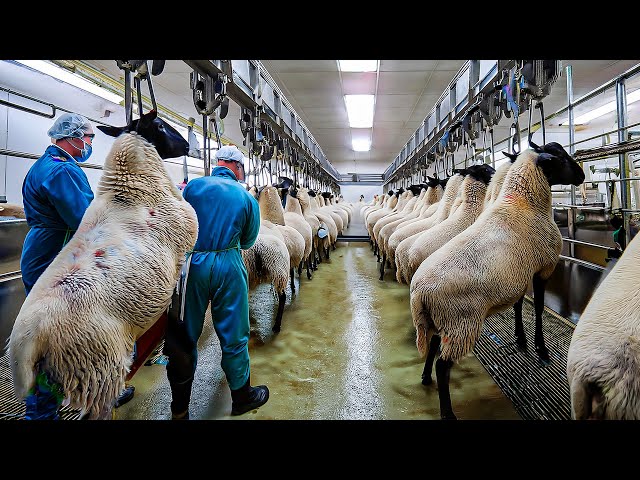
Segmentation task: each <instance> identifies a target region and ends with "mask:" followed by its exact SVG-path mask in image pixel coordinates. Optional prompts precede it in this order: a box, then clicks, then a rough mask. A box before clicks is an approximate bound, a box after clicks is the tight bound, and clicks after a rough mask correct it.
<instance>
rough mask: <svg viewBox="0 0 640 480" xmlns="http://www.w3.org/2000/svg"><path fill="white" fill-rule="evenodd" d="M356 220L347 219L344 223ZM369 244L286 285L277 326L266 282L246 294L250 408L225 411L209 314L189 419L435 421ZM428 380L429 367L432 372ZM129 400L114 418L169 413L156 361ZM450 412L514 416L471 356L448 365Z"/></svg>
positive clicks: (405, 317) (404, 325) (434, 406)
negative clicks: (254, 395)
mask: <svg viewBox="0 0 640 480" xmlns="http://www.w3.org/2000/svg"><path fill="white" fill-rule="evenodd" d="M358 220H359V218H358V217H357V216H354V219H352V222H353V221H356V222H357V221H358ZM378 266H379V264H378V263H377V262H376V258H375V256H374V255H373V253H372V250H371V248H370V246H369V244H368V243H338V246H337V249H336V250H334V251H331V258H330V260H329V261H328V262H327V261H323V262H322V263H321V264H320V265H319V268H318V270H317V271H316V272H315V273H314V277H313V279H312V280H307V278H306V276H305V275H304V272H303V279H302V280H301V282H302V286H301V288H300V281H299V279H298V277H297V275H296V280H295V283H296V293H295V294H294V295H292V294H291V291H290V290H289V291H288V292H287V304H286V307H285V311H284V316H283V321H282V331H281V332H280V333H278V334H273V333H272V332H271V326H272V325H273V320H274V317H275V312H276V298H275V296H274V294H273V293H272V291H271V287H270V285H261V286H260V287H258V288H257V289H256V290H255V291H252V292H250V293H249V303H250V312H251V313H250V321H251V330H252V335H251V339H250V343H249V353H250V357H251V383H252V385H259V384H265V385H267V386H268V387H269V390H270V398H269V401H268V402H267V403H266V404H265V405H263V406H262V407H260V408H259V409H256V410H253V411H251V412H248V413H246V414H244V415H241V416H238V417H231V416H230V412H231V394H230V392H229V387H228V384H227V381H226V379H225V377H224V373H223V372H222V370H221V368H220V345H219V343H218V339H217V337H216V335H215V332H214V330H213V328H212V326H211V319H210V317H208V319H207V321H206V322H205V328H204V331H203V334H202V337H201V338H200V342H199V351H200V357H199V361H198V369H197V371H196V376H195V380H194V385H193V391H192V396H191V404H190V415H191V418H192V419H229V420H274V419H275V420H343V419H363V420H381V419H393V420H422V419H424V420H427V419H439V418H440V413H439V403H438V391H437V387H436V385H435V381H434V384H433V385H431V386H428V387H427V386H423V385H422V384H421V374H422V369H423V366H424V359H422V358H420V357H419V356H418V353H417V349H416V347H415V330H414V328H413V324H412V320H411V314H410V311H409V288H408V287H407V286H406V285H399V284H398V283H396V282H395V281H394V280H393V276H392V275H393V273H392V271H391V270H390V269H388V270H387V272H386V275H385V281H379V280H378ZM434 380H435V373H434ZM131 383H132V384H133V385H135V387H136V393H135V396H134V398H133V399H132V400H131V401H130V402H129V403H127V404H125V405H123V406H122V407H120V408H118V409H116V410H115V414H114V418H115V419H119V420H148V419H149V420H153V419H169V418H170V416H171V415H170V410H169V404H170V402H171V399H170V392H169V386H168V382H167V380H166V372H165V367H164V366H163V365H151V366H144V367H142V368H141V369H140V370H139V371H138V372H137V373H136V375H135V376H134V378H133V379H132V381H131ZM450 385H451V399H452V404H453V409H454V411H455V412H456V415H457V416H458V418H459V419H487V420H494V419H509V420H516V419H520V417H519V415H518V414H517V412H516V411H515V409H514V407H513V404H512V403H511V401H510V400H509V399H508V398H507V397H505V396H504V395H503V394H502V392H501V391H500V389H499V387H498V386H497V385H496V383H495V382H494V381H493V379H492V378H491V377H490V376H489V374H488V373H487V372H486V370H485V369H484V367H483V366H482V364H481V363H480V362H479V361H478V360H477V359H476V357H475V356H473V355H469V356H468V357H467V358H465V359H464V360H462V361H461V362H460V363H459V364H458V365H455V366H454V367H453V369H452V371H451V383H450Z"/></svg>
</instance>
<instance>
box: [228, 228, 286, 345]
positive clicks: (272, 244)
mask: <svg viewBox="0 0 640 480" xmlns="http://www.w3.org/2000/svg"><path fill="white" fill-rule="evenodd" d="M269 223H270V222H262V221H261V222H260V230H259V232H258V238H257V239H256V242H255V243H254V244H253V245H252V246H251V248H249V249H247V250H241V251H240V253H241V255H242V261H243V262H244V266H245V268H246V269H247V273H248V279H249V289H250V290H253V289H255V288H256V287H257V286H258V285H259V284H261V283H270V284H271V285H273V288H274V290H275V292H276V294H277V295H278V312H277V313H276V319H275V322H274V324H273V327H271V330H272V331H273V332H276V333H277V332H279V331H280V329H281V326H282V315H283V313H284V306H285V303H286V292H285V291H286V289H287V284H288V283H289V266H290V260H289V250H288V249H287V246H286V244H285V243H284V239H282V234H280V235H281V236H280V237H278V235H277V233H278V232H277V230H276V229H275V228H269V226H268V225H269ZM272 225H273V224H272Z"/></svg>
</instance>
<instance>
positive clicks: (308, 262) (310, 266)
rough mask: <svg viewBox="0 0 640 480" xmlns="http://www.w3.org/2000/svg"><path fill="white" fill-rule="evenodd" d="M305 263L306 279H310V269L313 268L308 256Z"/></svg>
mask: <svg viewBox="0 0 640 480" xmlns="http://www.w3.org/2000/svg"><path fill="white" fill-rule="evenodd" d="M306 264H307V279H308V280H311V269H312V268H313V266H312V265H311V260H310V259H309V258H307V261H306Z"/></svg>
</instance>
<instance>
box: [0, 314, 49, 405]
mask: <svg viewBox="0 0 640 480" xmlns="http://www.w3.org/2000/svg"><path fill="white" fill-rule="evenodd" d="M37 333H38V329H37V328H26V329H22V328H19V327H18V328H15V329H14V331H13V332H12V334H11V337H10V338H9V343H8V354H9V362H10V364H11V377H12V379H13V390H14V393H15V395H16V397H18V398H25V397H26V396H27V395H29V391H30V390H32V389H33V388H35V386H36V375H37V374H38V363H39V362H40V360H41V359H42V357H43V356H44V352H46V351H47V344H46V340H45V338H43V337H42V336H39V335H37Z"/></svg>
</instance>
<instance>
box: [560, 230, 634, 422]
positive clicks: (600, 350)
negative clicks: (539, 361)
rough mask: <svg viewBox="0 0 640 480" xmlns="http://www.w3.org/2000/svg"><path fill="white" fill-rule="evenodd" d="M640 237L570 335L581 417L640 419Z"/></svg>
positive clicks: (576, 411)
mask: <svg viewBox="0 0 640 480" xmlns="http://www.w3.org/2000/svg"><path fill="white" fill-rule="evenodd" d="M639 266H640V235H636V236H635V237H634V238H633V240H632V241H631V242H630V243H629V245H628V246H627V248H626V249H625V251H624V253H623V254H622V256H621V257H620V259H619V260H618V261H617V263H616V264H615V266H614V267H613V268H612V270H611V272H609V274H608V275H607V276H606V277H605V279H604V280H603V281H602V283H601V284H600V285H599V286H598V289H597V290H596V291H595V292H594V294H593V295H592V297H591V300H589V303H588V304H587V307H586V308H585V310H584V312H583V313H582V315H581V316H580V320H579V321H578V325H577V326H576V329H575V330H574V332H573V336H572V337H571V344H570V345H569V352H568V355H567V379H568V381H569V386H570V390H571V416H572V418H574V419H576V420H586V419H597V420H640V375H639V372H640V275H639V273H640V267H639Z"/></svg>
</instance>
